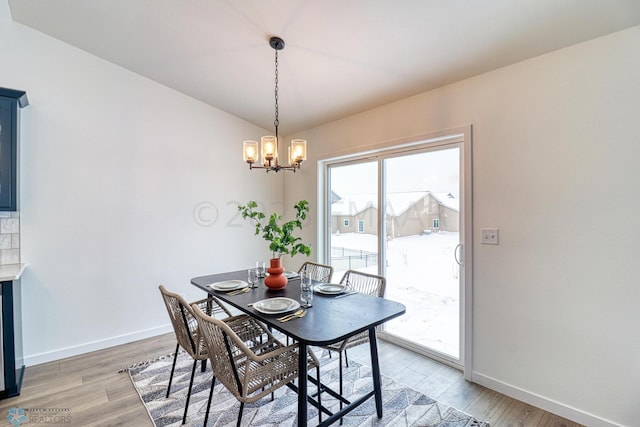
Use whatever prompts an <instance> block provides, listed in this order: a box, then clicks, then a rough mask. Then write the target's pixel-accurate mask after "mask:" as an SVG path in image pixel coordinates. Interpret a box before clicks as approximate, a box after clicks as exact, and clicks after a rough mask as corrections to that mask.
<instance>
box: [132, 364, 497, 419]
mask: <svg viewBox="0 0 640 427" xmlns="http://www.w3.org/2000/svg"><path fill="white" fill-rule="evenodd" d="M321 354H322V357H321V358H320V359H321V360H320V361H321V371H320V377H321V380H322V383H323V384H326V385H328V386H329V387H330V388H332V389H334V390H338V358H337V357H335V355H334V357H333V358H329V357H328V352H326V351H325V352H323V351H316V355H318V356H319V357H320V355H321ZM172 363H173V356H172V355H171V356H166V357H163V358H159V359H156V360H153V361H149V362H143V363H140V364H138V365H134V366H132V367H129V368H126V369H125V370H126V371H128V372H129V375H130V377H131V381H132V382H133V385H134V387H135V388H136V390H137V391H138V394H139V395H140V398H141V400H142V402H143V403H144V406H145V407H146V409H147V412H148V413H149V416H150V417H151V419H152V420H153V422H154V424H155V425H156V426H158V427H164V426H176V427H177V426H180V425H182V415H183V412H184V403H185V399H186V392H187V390H188V387H189V378H190V376H191V367H192V366H193V359H191V357H190V356H189V355H188V354H186V353H185V352H184V351H180V352H179V353H178V361H177V364H176V371H175V373H174V376H173V382H172V384H171V394H170V395H169V398H165V396H166V392H167V384H168V382H169V374H170V373H171V364H172ZM207 365H208V364H207ZM123 371H124V370H123ZM310 374H311V375H312V376H315V369H313V370H311V371H310ZM343 375H344V393H345V396H347V399H349V400H354V399H355V398H357V397H358V396H362V395H363V394H366V393H367V392H368V391H370V390H372V388H373V382H372V379H371V369H370V368H368V367H365V366H362V365H360V364H358V363H356V362H354V361H349V367H348V368H347V367H345V368H344V371H343ZM211 378H212V372H211V369H210V367H209V366H207V370H206V371H205V372H201V369H200V364H198V367H197V368H196V376H195V378H194V381H193V389H192V391H191V400H190V402H189V413H188V416H187V423H186V425H187V426H198V427H200V426H202V424H203V422H204V416H205V411H206V408H207V399H208V397H209V388H210V386H211ZM308 387H309V394H315V392H316V391H317V388H316V386H315V385H313V384H311V383H310V384H309V386H308ZM297 399H298V396H297V394H296V393H295V392H293V391H292V390H291V389H289V388H288V387H281V388H280V389H278V390H277V391H276V393H275V399H274V400H273V401H272V400H271V397H270V396H267V397H264V398H263V399H261V400H259V401H257V402H254V403H247V404H245V406H244V411H243V415H242V426H263V427H286V426H295V425H296V424H297V408H298V407H297V402H298V400H297ZM382 400H383V405H384V406H383V417H382V418H380V419H378V417H377V415H376V410H375V402H374V399H373V398H371V399H368V400H367V401H366V402H365V403H364V404H362V405H360V406H359V407H358V408H356V409H355V410H353V411H352V412H350V413H349V414H348V415H347V416H345V417H344V418H343V425H344V426H349V427H350V426H362V427H364V426H367V427H368V426H394V427H395V426H398V427H406V426H414V427H427V426H429V427H432V426H433V427H435V426H437V427H489V424H488V423H486V422H479V421H478V420H476V419H475V418H473V417H471V416H470V415H467V414H465V413H463V412H461V411H459V410H457V409H454V408H452V407H450V406H447V405H444V404H442V403H439V402H437V401H435V400H433V399H431V398H429V397H427V396H425V395H424V394H422V393H420V392H418V391H416V390H413V389H411V388H409V387H407V386H405V385H403V384H400V383H398V382H397V381H395V380H392V379H391V378H389V377H386V376H382ZM322 404H323V406H325V407H327V408H329V409H330V410H331V409H334V410H335V409H337V408H338V407H339V402H338V401H337V400H335V399H333V398H332V397H331V396H330V395H329V394H327V393H323V394H322ZM239 409H240V403H239V402H238V401H237V400H236V399H235V398H234V397H233V396H232V395H231V393H229V392H228V391H227V390H226V388H225V387H224V386H222V385H221V384H220V383H219V382H217V381H216V387H215V389H214V394H213V400H212V402H211V410H210V412H209V421H208V423H207V427H210V426H216V427H235V425H236V423H237V418H238V411H239ZM308 416H309V418H308V423H309V425H317V424H318V412H317V409H316V408H315V407H313V406H312V405H309V410H308ZM323 417H324V416H323ZM324 418H326V417H324ZM324 418H323V419H324ZM334 425H339V424H338V423H336V424H334Z"/></svg>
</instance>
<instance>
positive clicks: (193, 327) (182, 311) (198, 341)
mask: <svg viewBox="0 0 640 427" xmlns="http://www.w3.org/2000/svg"><path fill="white" fill-rule="evenodd" d="M159 288H160V293H161V294H162V299H163V300H164V303H165V305H166V306H167V311H168V312H169V318H170V319H171V325H172V326H173V330H174V332H175V334H176V341H177V343H176V351H175V356H174V358H173V365H172V366H171V375H170V376H169V385H168V386H167V395H166V397H167V398H168V397H169V393H170V391H171V382H172V381H173V373H174V371H175V369H176V361H177V360H178V351H179V350H180V347H182V349H183V350H184V351H186V352H187V353H188V354H189V355H190V356H191V357H192V358H193V368H192V369H191V380H190V381H189V391H188V392H187V401H186V403H185V405H184V415H183V416H182V424H184V423H185V422H186V420H187V411H188V408H189V399H190V397H191V388H192V386H193V377H194V375H195V372H196V366H197V364H198V361H201V362H202V369H203V370H204V369H205V366H206V361H207V359H208V357H209V354H208V353H207V345H206V344H205V342H204V340H203V339H202V334H201V333H200V330H199V328H198V321H197V320H196V318H195V315H194V313H193V309H192V306H196V307H201V309H202V310H204V311H205V312H207V313H210V314H211V315H221V316H223V317H229V316H231V312H229V310H228V309H227V308H226V307H225V306H224V305H222V303H220V301H218V300H217V299H216V298H214V297H211V296H210V297H208V298H205V299H202V300H199V301H195V302H192V303H189V302H187V301H186V300H185V299H184V298H183V297H182V296H181V295H180V294H177V293H175V292H171V291H168V290H167V289H166V288H165V287H164V286H162V285H160V286H159Z"/></svg>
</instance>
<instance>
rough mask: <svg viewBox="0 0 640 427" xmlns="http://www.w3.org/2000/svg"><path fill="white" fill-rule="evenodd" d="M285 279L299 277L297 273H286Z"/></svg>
mask: <svg viewBox="0 0 640 427" xmlns="http://www.w3.org/2000/svg"><path fill="white" fill-rule="evenodd" d="M284 277H286V278H287V279H295V278H296V277H298V273H296V272H295V271H285V272H284Z"/></svg>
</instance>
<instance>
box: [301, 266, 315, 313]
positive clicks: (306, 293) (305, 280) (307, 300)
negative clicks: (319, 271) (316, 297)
mask: <svg viewBox="0 0 640 427" xmlns="http://www.w3.org/2000/svg"><path fill="white" fill-rule="evenodd" d="M300 301H301V302H302V307H304V308H309V307H311V306H312V305H313V304H312V302H313V284H312V282H311V277H309V275H308V274H306V273H305V272H304V271H303V272H302V273H300Z"/></svg>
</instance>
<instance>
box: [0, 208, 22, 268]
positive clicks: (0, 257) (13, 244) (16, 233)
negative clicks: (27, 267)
mask: <svg viewBox="0 0 640 427" xmlns="http://www.w3.org/2000/svg"><path fill="white" fill-rule="evenodd" d="M19 263H20V213H19V212H0V265H7V264H19Z"/></svg>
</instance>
